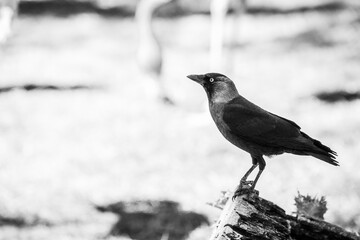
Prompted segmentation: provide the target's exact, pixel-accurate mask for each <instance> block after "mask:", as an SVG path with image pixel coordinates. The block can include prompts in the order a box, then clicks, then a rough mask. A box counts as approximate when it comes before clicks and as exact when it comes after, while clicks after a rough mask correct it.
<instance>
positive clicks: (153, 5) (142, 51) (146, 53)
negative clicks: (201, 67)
mask: <svg viewBox="0 0 360 240" xmlns="http://www.w3.org/2000/svg"><path fill="white" fill-rule="evenodd" d="M171 1H173V0H141V1H140V2H139V3H138V5H137V7H136V14H135V19H136V22H137V25H138V30H139V45H138V51H137V60H138V64H139V67H140V69H141V70H142V72H143V73H145V74H146V75H147V76H148V77H149V78H151V79H153V81H155V82H156V83H157V84H158V89H157V91H158V95H159V97H160V99H161V100H162V101H163V102H164V103H168V104H173V102H172V100H171V99H170V98H169V96H168V95H167V93H166V91H165V86H164V82H163V79H162V65H163V53H162V47H161V44H160V42H159V40H158V37H157V36H156V34H155V33H154V28H153V18H154V13H155V12H156V10H157V9H159V8H160V7H161V6H163V5H164V4H166V3H169V2H171Z"/></svg>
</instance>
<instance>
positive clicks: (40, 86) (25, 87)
mask: <svg viewBox="0 0 360 240" xmlns="http://www.w3.org/2000/svg"><path fill="white" fill-rule="evenodd" d="M96 88H97V87H94V86H85V85H73V86H57V85H51V84H24V85H18V86H7V87H0V94H1V93H5V92H11V91H14V90H24V91H36V90H54V91H73V90H90V89H96Z"/></svg>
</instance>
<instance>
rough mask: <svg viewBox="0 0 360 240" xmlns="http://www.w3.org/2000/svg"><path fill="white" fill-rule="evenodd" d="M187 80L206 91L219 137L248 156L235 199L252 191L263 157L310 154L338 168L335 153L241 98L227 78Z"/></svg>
mask: <svg viewBox="0 0 360 240" xmlns="http://www.w3.org/2000/svg"><path fill="white" fill-rule="evenodd" d="M187 77H188V78H190V79H191V80H194V81H195V82H197V83H199V84H200V85H201V86H203V88H204V89H205V91H206V94H207V96H208V100H209V108H210V113H211V116H212V118H213V120H214V121H215V123H216V126H217V127H218V129H219V130H220V132H221V133H222V135H223V136H224V137H225V138H226V139H227V140H228V141H229V142H231V143H232V144H234V145H235V146H237V147H238V148H241V149H242V150H244V151H246V152H248V153H250V155H251V158H252V164H253V165H252V166H251V168H250V169H249V170H248V171H247V172H246V173H245V175H244V176H243V177H242V178H241V181H240V184H239V186H238V188H237V190H236V192H235V195H234V196H238V195H240V194H241V193H242V192H243V190H244V189H247V188H246V187H248V189H247V190H250V191H252V190H254V188H255V185H256V183H257V181H258V180H259V177H260V175H261V173H262V172H263V170H264V169H265V165H266V163H265V160H264V158H263V156H264V155H265V156H271V155H278V154H282V153H292V154H297V155H311V156H313V157H316V158H318V159H320V160H322V161H325V162H327V163H330V164H332V165H335V166H338V162H337V161H336V160H335V158H336V156H337V154H336V152H334V151H333V150H331V149H330V148H329V147H327V146H325V145H323V144H322V143H321V142H320V141H318V140H316V139H313V138H311V137H309V136H308V135H307V134H305V133H304V132H302V131H300V127H299V126H298V125H297V124H296V123H295V122H293V121H290V120H288V119H286V118H283V117H280V116H277V115H275V114H273V113H270V112H268V111H266V110H264V109H262V108H260V107H259V106H257V105H255V104H253V103H252V102H250V101H248V100H246V99H245V98H244V97H242V96H240V95H239V93H238V91H237V89H236V87H235V84H234V83H233V81H231V79H229V78H228V77H226V76H224V75H222V74H219V73H207V74H204V75H189V76H187ZM257 166H259V172H258V174H257V175H256V177H255V180H254V181H247V177H248V176H249V175H250V173H251V172H252V171H253V170H254V169H255V168H256V167H257Z"/></svg>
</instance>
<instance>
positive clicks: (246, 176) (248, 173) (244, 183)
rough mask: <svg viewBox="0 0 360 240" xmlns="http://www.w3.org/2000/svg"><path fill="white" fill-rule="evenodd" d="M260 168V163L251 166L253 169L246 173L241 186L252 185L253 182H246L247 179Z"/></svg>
mask: <svg viewBox="0 0 360 240" xmlns="http://www.w3.org/2000/svg"><path fill="white" fill-rule="evenodd" d="M257 166H258V163H253V165H252V166H251V168H250V169H249V170H248V171H247V172H246V173H245V175H244V176H243V177H242V178H241V180H240V185H241V186H243V185H248V184H252V183H253V182H252V181H246V179H247V178H248V177H249V175H250V174H251V173H252V171H254V169H255V168H256V167H257Z"/></svg>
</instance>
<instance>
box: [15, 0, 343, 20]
mask: <svg viewBox="0 0 360 240" xmlns="http://www.w3.org/2000/svg"><path fill="white" fill-rule="evenodd" d="M195 2H196V1H195ZM195 2H194V3H191V2H188V3H187V4H186V5H184V4H181V3H179V2H176V1H175V2H171V3H169V4H166V5H165V6H163V7H162V8H161V9H162V10H161V11H160V13H159V15H161V16H162V17H174V16H181V15H189V14H192V13H200V14H209V13H210V11H209V4H208V2H207V1H202V2H201V3H198V2H196V3H195ZM346 8H347V5H346V4H345V3H343V2H342V1H333V2H328V3H322V4H318V5H314V6H299V7H293V8H289V9H282V8H277V7H270V6H253V5H251V3H250V4H249V5H248V6H247V13H248V14H253V15H287V14H294V13H308V12H334V11H341V10H344V9H346ZM229 12H233V9H230V10H229ZM19 13H20V14H22V15H55V16H58V17H68V16H71V15H75V14H79V13H97V14H99V15H101V16H103V17H133V16H134V15H135V7H134V5H129V6H128V5H115V6H111V7H102V6H99V5H97V4H96V2H94V1H73V0H71V1H70V0H48V1H43V0H32V1H21V2H20V3H19Z"/></svg>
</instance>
